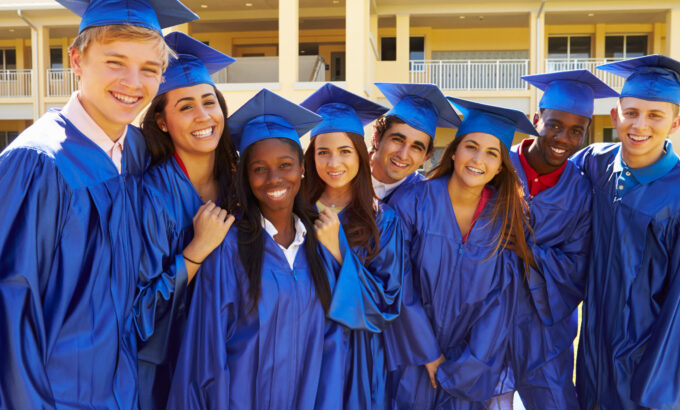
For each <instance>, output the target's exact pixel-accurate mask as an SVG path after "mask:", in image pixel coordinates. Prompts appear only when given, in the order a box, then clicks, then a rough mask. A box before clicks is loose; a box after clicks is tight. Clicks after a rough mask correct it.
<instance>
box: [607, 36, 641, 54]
mask: <svg viewBox="0 0 680 410" xmlns="http://www.w3.org/2000/svg"><path fill="white" fill-rule="evenodd" d="M644 55H647V36H646V35H645V36H629V35H622V36H607V37H605V40H604V56H605V57H606V58H632V57H642V56H644Z"/></svg>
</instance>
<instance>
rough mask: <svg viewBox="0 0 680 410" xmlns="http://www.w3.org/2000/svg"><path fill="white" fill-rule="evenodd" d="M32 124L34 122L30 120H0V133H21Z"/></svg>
mask: <svg viewBox="0 0 680 410" xmlns="http://www.w3.org/2000/svg"><path fill="white" fill-rule="evenodd" d="M32 123H33V121H30V120H0V131H18V132H21V131H23V130H24V129H26V128H28V126H29V125H31V124H32Z"/></svg>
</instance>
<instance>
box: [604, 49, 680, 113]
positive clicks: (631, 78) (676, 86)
mask: <svg viewBox="0 0 680 410" xmlns="http://www.w3.org/2000/svg"><path fill="white" fill-rule="evenodd" d="M597 68H598V69H599V70H603V71H608V72H610V73H612V74H616V75H618V76H621V77H625V78H626V82H625V83H624V84H623V89H622V90H621V97H635V98H640V99H643V100H648V101H667V102H670V103H673V104H679V105H680V62H679V61H676V60H673V59H672V58H669V57H666V56H664V55H661V54H654V55H651V56H645V57H638V58H632V59H630V60H624V61H617V62H615V63H608V64H602V65H599V66H597Z"/></svg>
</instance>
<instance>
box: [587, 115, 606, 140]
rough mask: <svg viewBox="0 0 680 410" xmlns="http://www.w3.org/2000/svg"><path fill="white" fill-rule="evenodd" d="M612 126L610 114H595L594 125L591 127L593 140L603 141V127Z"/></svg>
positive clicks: (591, 138)
mask: <svg viewBox="0 0 680 410" xmlns="http://www.w3.org/2000/svg"><path fill="white" fill-rule="evenodd" d="M605 128H612V119H611V117H610V116H609V115H595V116H593V125H592V127H591V129H590V133H591V134H590V138H589V140H590V141H591V142H602V135H603V134H602V133H603V129H605Z"/></svg>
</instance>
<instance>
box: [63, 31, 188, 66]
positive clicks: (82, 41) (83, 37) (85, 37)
mask: <svg viewBox="0 0 680 410" xmlns="http://www.w3.org/2000/svg"><path fill="white" fill-rule="evenodd" d="M96 41H99V42H101V43H103V44H107V43H112V42H114V41H140V42H144V41H149V42H155V43H156V46H157V49H158V55H159V57H160V58H161V60H162V64H163V65H162V68H163V71H165V68H166V67H167V66H168V59H169V58H170V56H174V55H175V53H174V52H173V51H172V49H171V48H170V47H168V45H167V44H166V43H165V40H164V39H163V36H162V35H160V34H159V33H157V32H155V31H153V30H151V29H148V28H146V27H141V26H133V25H131V24H109V25H106V26H94V27H88V28H86V29H85V30H83V31H82V32H81V33H80V34H78V37H76V38H75V40H73V44H71V46H70V47H69V51H70V50H73V49H77V50H79V51H80V52H81V53H82V54H85V52H86V51H87V48H88V47H89V46H90V45H91V44H92V43H94V42H96Z"/></svg>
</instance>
